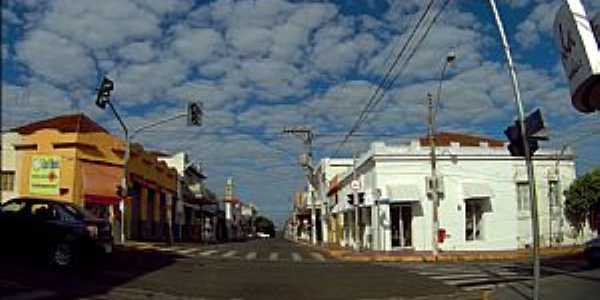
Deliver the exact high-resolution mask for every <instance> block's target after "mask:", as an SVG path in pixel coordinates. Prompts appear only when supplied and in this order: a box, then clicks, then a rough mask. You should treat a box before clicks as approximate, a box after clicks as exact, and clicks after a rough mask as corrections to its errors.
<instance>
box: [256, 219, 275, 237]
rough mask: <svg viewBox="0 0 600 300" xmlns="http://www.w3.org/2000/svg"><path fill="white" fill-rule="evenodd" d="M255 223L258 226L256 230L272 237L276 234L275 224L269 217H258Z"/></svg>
mask: <svg viewBox="0 0 600 300" xmlns="http://www.w3.org/2000/svg"><path fill="white" fill-rule="evenodd" d="M254 224H255V226H256V232H262V233H266V234H269V235H270V236H271V237H273V236H275V225H274V224H273V221H271V220H269V219H268V218H267V217H264V216H258V217H256V220H255V221H254Z"/></svg>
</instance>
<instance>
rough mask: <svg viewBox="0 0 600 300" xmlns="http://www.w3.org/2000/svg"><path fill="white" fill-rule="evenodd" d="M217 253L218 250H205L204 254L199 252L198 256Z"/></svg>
mask: <svg viewBox="0 0 600 300" xmlns="http://www.w3.org/2000/svg"><path fill="white" fill-rule="evenodd" d="M217 252H219V250H206V251H204V252H201V253H200V254H199V255H201V256H209V255H213V254H215V253H217Z"/></svg>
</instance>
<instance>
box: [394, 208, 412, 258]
mask: <svg viewBox="0 0 600 300" xmlns="http://www.w3.org/2000/svg"><path fill="white" fill-rule="evenodd" d="M390 215H391V223H392V224H391V225H392V226H391V227H392V248H403V247H412V207H411V206H410V205H392V206H390Z"/></svg>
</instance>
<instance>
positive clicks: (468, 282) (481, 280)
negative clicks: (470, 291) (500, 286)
mask: <svg viewBox="0 0 600 300" xmlns="http://www.w3.org/2000/svg"><path fill="white" fill-rule="evenodd" d="M521 279H530V278H529V277H510V278H497V279H495V278H489V277H488V278H474V279H457V280H444V281H443V282H444V283H445V284H449V285H475V284H479V283H486V282H489V281H495V280H521Z"/></svg>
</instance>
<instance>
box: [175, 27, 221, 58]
mask: <svg viewBox="0 0 600 300" xmlns="http://www.w3.org/2000/svg"><path fill="white" fill-rule="evenodd" d="M223 46H224V45H223V39H222V37H221V34H220V33H219V32H217V31H215V30H213V29H206V28H185V29H180V30H179V32H178V34H177V36H176V38H175V40H174V41H173V48H174V50H175V52H176V53H177V54H178V55H179V57H181V58H182V59H184V60H186V61H188V62H190V63H193V64H200V63H204V62H207V61H209V60H212V59H215V58H216V57H215V55H217V54H218V53H219V52H220V51H221V50H222V49H223Z"/></svg>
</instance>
